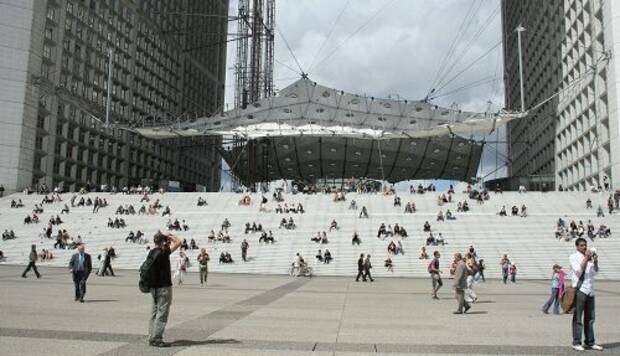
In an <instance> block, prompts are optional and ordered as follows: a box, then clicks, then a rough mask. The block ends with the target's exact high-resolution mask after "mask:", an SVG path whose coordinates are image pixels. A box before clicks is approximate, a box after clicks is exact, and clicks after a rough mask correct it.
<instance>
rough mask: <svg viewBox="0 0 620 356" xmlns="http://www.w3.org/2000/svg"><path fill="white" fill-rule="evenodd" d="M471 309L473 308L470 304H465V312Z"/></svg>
mask: <svg viewBox="0 0 620 356" xmlns="http://www.w3.org/2000/svg"><path fill="white" fill-rule="evenodd" d="M469 309H471V306H470V305H466V306H465V311H464V312H463V313H467V311H468V310H469Z"/></svg>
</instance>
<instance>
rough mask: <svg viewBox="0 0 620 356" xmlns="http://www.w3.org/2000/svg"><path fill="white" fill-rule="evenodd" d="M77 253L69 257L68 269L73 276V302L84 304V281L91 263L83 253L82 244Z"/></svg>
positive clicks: (88, 257)
mask: <svg viewBox="0 0 620 356" xmlns="http://www.w3.org/2000/svg"><path fill="white" fill-rule="evenodd" d="M77 249H78V252H77V253H76V254H74V255H73V256H71V261H70V262H69V268H71V273H72V274H73V283H74V284H75V301H76V302H77V301H78V300H79V301H80V303H84V295H85V294H86V280H87V279H88V276H89V275H90V271H91V270H92V268H93V266H92V262H91V259H90V255H89V254H87V253H85V252H84V244H80V245H79V246H78V248H77Z"/></svg>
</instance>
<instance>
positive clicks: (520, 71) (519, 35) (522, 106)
mask: <svg viewBox="0 0 620 356" xmlns="http://www.w3.org/2000/svg"><path fill="white" fill-rule="evenodd" d="M515 31H516V32H517V43H518V52H519V82H520V83H519V85H520V88H521V112H525V98H524V94H523V56H522V55H521V32H523V31H525V27H523V26H521V25H519V26H517V28H516V29H515Z"/></svg>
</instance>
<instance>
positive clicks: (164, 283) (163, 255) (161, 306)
mask: <svg viewBox="0 0 620 356" xmlns="http://www.w3.org/2000/svg"><path fill="white" fill-rule="evenodd" d="M153 243H154V244H155V247H154V248H153V249H152V250H151V251H150V252H149V256H148V258H152V259H153V260H154V262H153V267H152V269H153V274H152V276H151V277H152V279H151V284H150V292H151V296H152V297H153V307H152V309H151V317H150V319H149V345H150V346H154V347H170V344H169V343H167V342H164V341H163V335H164V330H165V329H166V323H167V322H168V314H169V313H170V305H171V304H172V277H171V276H170V254H171V253H173V252H174V251H176V250H177V249H178V248H179V246H181V240H179V238H178V237H176V236H174V235H172V234H171V233H170V232H161V231H158V232H157V233H156V234H155V236H154V237H153Z"/></svg>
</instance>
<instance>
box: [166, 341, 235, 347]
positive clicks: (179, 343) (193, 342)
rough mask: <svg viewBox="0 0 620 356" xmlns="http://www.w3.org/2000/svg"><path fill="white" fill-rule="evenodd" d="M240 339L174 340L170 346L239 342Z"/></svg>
mask: <svg viewBox="0 0 620 356" xmlns="http://www.w3.org/2000/svg"><path fill="white" fill-rule="evenodd" d="M240 343H241V341H239V340H236V339H209V340H175V341H173V342H171V343H170V345H171V346H175V347H179V346H181V347H184V346H200V345H217V344H240Z"/></svg>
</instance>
